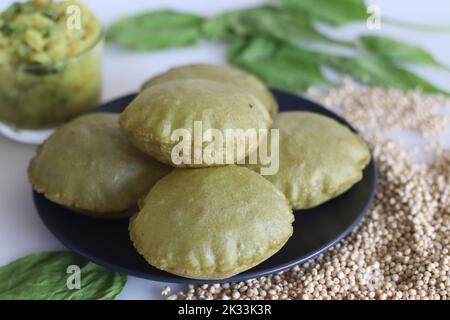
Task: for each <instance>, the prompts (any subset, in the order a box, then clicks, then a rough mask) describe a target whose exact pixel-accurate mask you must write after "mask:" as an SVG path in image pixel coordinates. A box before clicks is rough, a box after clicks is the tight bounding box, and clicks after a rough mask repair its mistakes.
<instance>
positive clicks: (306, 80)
mask: <svg viewBox="0 0 450 320" xmlns="http://www.w3.org/2000/svg"><path fill="white" fill-rule="evenodd" d="M228 58H229V60H230V61H231V62H232V63H233V64H235V65H236V66H239V67H241V68H243V69H246V70H247V71H249V72H251V73H253V74H255V75H256V76H258V77H260V78H261V79H263V80H264V81H265V82H266V83H267V84H269V85H271V86H273V87H276V88H280V89H284V90H290V91H294V92H304V91H305V90H306V89H308V88H309V87H310V86H311V85H323V84H328V83H329V82H328V81H327V79H326V78H325V77H324V76H323V74H322V72H321V68H320V64H319V63H318V61H317V58H316V53H314V52H312V51H309V50H306V49H303V48H300V47H296V46H293V45H290V44H288V43H286V42H282V41H279V40H277V39H274V38H271V37H264V36H259V37H254V38H251V39H242V40H240V41H237V42H236V43H235V44H234V45H233V46H232V47H231V49H230V51H229V52H228Z"/></svg>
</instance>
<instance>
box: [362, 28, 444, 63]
mask: <svg viewBox="0 0 450 320" xmlns="http://www.w3.org/2000/svg"><path fill="white" fill-rule="evenodd" d="M359 41H360V43H361V44H362V46H363V48H364V49H366V50H367V51H369V52H370V53H373V54H375V55H377V56H379V57H381V58H384V59H387V60H389V61H392V62H394V63H398V64H403V63H417V64H426V65H432V66H436V67H442V64H441V63H440V62H438V61H437V60H436V59H435V58H434V57H433V56H432V55H431V54H430V53H428V52H427V51H426V50H425V49H423V48H421V47H419V46H414V45H410V44H407V43H404V42H401V41H399V40H396V39H392V38H388V37H382V36H373V35H364V36H361V37H359Z"/></svg>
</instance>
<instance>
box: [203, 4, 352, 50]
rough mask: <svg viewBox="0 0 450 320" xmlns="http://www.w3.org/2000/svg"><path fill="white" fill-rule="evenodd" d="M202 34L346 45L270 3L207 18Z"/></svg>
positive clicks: (304, 18)
mask: <svg viewBox="0 0 450 320" xmlns="http://www.w3.org/2000/svg"><path fill="white" fill-rule="evenodd" d="M202 33H203V35H204V36H205V37H207V38H209V39H211V40H232V39H233V38H234V37H235V36H241V37H242V36H255V35H269V36H272V37H275V38H277V39H281V40H286V41H296V40H310V41H323V42H328V43H333V44H344V45H349V44H348V43H346V42H343V41H338V40H334V39H330V38H328V37H326V36H325V35H322V34H321V33H320V32H318V31H317V30H316V29H315V28H314V26H313V24H312V22H311V20H310V18H309V17H308V16H306V15H304V14H301V13H298V12H294V11H288V10H282V9H279V8H276V7H273V6H264V7H256V8H250V9H244V10H238V11H231V12H227V13H225V14H223V15H220V16H218V17H216V18H213V19H210V20H209V21H206V22H205V23H204V24H203V26H202Z"/></svg>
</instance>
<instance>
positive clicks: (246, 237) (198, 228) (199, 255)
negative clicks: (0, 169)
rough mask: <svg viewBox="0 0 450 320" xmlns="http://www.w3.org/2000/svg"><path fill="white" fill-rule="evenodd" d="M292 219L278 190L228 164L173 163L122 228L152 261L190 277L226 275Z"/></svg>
mask: <svg viewBox="0 0 450 320" xmlns="http://www.w3.org/2000/svg"><path fill="white" fill-rule="evenodd" d="M293 221H294V216H293V214H292V212H291V209H290V207H289V203H288V202H287V200H286V198H285V196H284V195H283V194H282V193H281V192H280V191H279V190H278V189H276V188H275V187H274V186H273V185H272V184H271V183H270V182H269V181H267V180H266V179H264V178H263V177H262V176H260V175H259V174H256V173H255V172H252V171H251V170H248V169H247V168H244V167H239V166H235V165H231V166H224V167H218V168H201V169H189V170H186V169H176V170H174V171H173V172H172V173H170V174H169V175H168V176H166V177H164V178H163V179H161V180H160V181H159V182H158V183H157V184H156V185H155V186H154V187H153V188H152V189H151V191H150V192H149V194H148V195H147V197H146V198H145V199H144V200H143V202H142V204H141V211H140V212H139V213H138V214H136V215H135V216H134V217H133V218H131V222H130V226H129V229H130V236H131V240H132V241H133V243H134V246H135V247H136V249H137V250H138V251H139V253H140V254H141V255H143V256H144V258H145V259H146V260H147V262H148V263H149V264H151V265H152V266H154V267H156V268H158V269H161V270H165V271H167V272H170V273H173V274H176V275H180V276H184V277H190V278H195V279H225V278H228V277H230V276H233V275H235V274H237V273H240V272H242V271H245V270H248V269H250V268H252V267H254V266H255V265H257V264H259V263H261V262H262V261H264V260H266V259H267V258H269V257H270V256H272V255H273V254H274V253H276V252H277V251H278V250H280V249H281V247H282V246H283V245H284V244H285V243H286V241H287V240H288V239H289V237H290V236H291V235H292V232H293V228H292V222H293Z"/></svg>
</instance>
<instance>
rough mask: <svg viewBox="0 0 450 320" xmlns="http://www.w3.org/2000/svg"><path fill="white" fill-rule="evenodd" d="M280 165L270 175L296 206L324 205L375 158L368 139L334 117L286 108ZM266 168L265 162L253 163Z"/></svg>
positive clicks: (278, 124)
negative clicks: (263, 164)
mask: <svg viewBox="0 0 450 320" xmlns="http://www.w3.org/2000/svg"><path fill="white" fill-rule="evenodd" d="M273 129H278V130H279V137H280V139H279V144H278V146H279V160H280V161H279V170H278V172H277V173H276V174H274V175H266V176H265V178H266V179H268V180H269V181H271V182H272V183H273V184H274V185H275V186H277V187H278V188H279V189H280V190H281V191H282V192H283V193H284V194H285V195H286V197H287V198H288V199H289V201H290V203H291V205H292V207H293V208H294V209H306V208H311V207H315V206H317V205H320V204H322V203H324V202H326V201H328V200H330V199H332V198H334V197H337V196H338V195H340V194H342V193H343V192H345V191H347V190H348V189H349V188H350V187H351V186H353V185H354V184H355V183H356V182H358V181H359V180H361V178H362V176H363V174H362V171H363V169H364V167H365V166H366V165H367V164H368V163H369V161H370V152H369V148H368V146H367V145H366V143H365V142H364V140H363V139H362V138H361V137H360V136H359V135H358V134H355V133H353V132H352V131H350V129H348V128H347V127H345V126H343V125H341V124H339V123H338V122H336V121H335V120H333V119H330V118H328V117H325V116H321V115H319V114H316V113H310V112H282V113H280V114H278V116H277V117H276V118H275V121H274V124H273ZM249 167H250V168H251V169H253V170H255V171H257V172H260V170H261V167H262V165H250V166H249Z"/></svg>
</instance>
